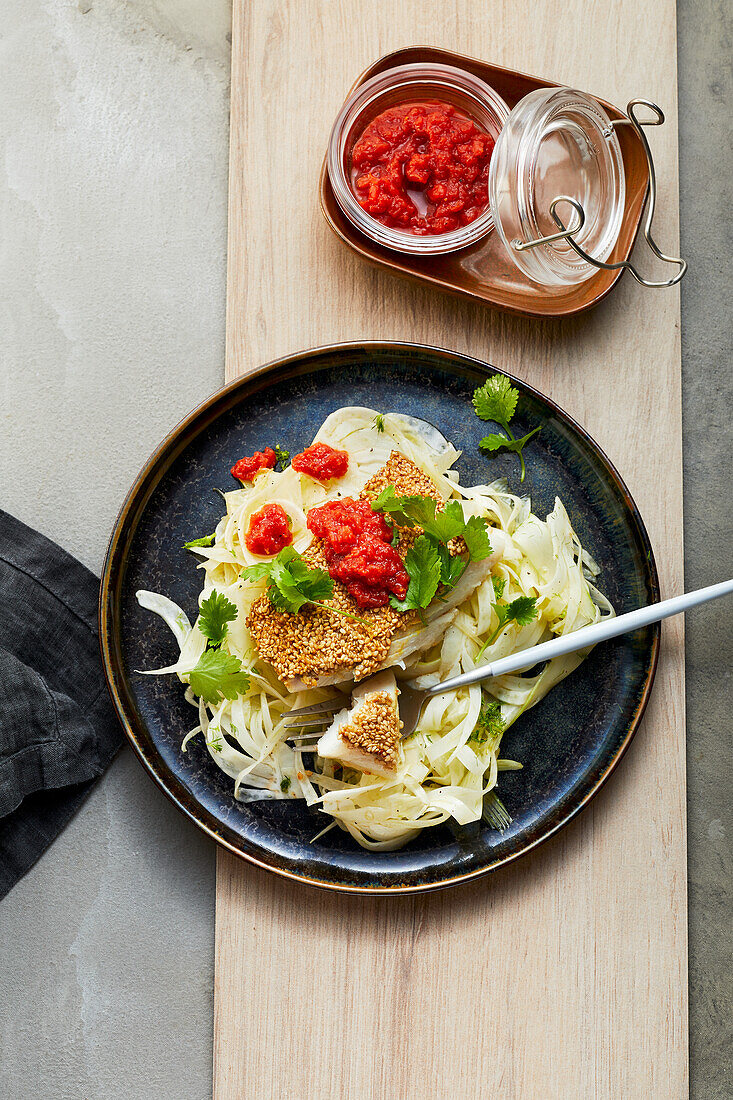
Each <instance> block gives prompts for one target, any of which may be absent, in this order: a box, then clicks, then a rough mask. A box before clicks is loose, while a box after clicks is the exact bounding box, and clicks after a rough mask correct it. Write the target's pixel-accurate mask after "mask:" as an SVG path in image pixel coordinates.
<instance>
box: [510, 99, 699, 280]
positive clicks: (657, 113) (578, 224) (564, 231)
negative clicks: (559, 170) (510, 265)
mask: <svg viewBox="0 0 733 1100" xmlns="http://www.w3.org/2000/svg"><path fill="white" fill-rule="evenodd" d="M639 106H642V107H648V109H649V110H650V111H651V112H652V114H653V116H654V117H653V118H646V119H641V118H638V117H637V114H636V108H637V107H639ZM626 115H627V117H626V118H617V119H614V120H613V122H611V125H610V127H609V128H608V129H607V130H605V131H604V136H605V137H610V136H611V134H612V132H613V131H614V130H615V129H616V127H617V126H633V127H634V130H635V131H636V133H637V134H638V136H639V139H640V140H641V144H642V146H643V148H644V152H645V154H646V160H647V165H648V167H649V203H648V207H647V213H646V218H645V221H644V237H645V239H646V242H647V244H648V245H649V248H650V249H651V250H652V252H653V253H654V255H655V256H656V257H657V258H658V259H659V260H662V262H663V263H666V264H676V265H677V267H678V268H679V271H677V273H676V274H675V275H673V276H672V278H671V279H666V280H664V281H663V282H653V281H652V280H650V279H645V278H644V276H643V275H640V274H639V272H638V271H637V270H636V268H635V267H634V265H633V264H632V263H631V262H630V261H629V260H621V261H620V262H619V263H615V264H607V263H604V262H603V261H602V260H596V259H594V257H593V256H589V255H588V253H587V252H586V251H585V250H584V249H583V248H581V246H580V245H579V244H578V242H577V241H576V240H574V239H573V237H574V234H576V233H579V232H580V230H581V229H582V228H583V226H584V225H585V212H584V211H583V207H582V206H581V205H580V203H579V202H578V201H577V200H576V199H572V198H570V196H569V195H558V196H557V197H556V198H554V199H553V200H552V202H551V203H550V214H551V215H552V219H553V221H554V222H555V225H556V226H557V227H558V232H557V233H551V234H550V235H549V236H547V237H539V238H538V239H537V240H534V241H520V240H514V241H512V242H511V243H512V248H513V249H514V250H515V251H516V252H524V251H525V250H526V249H528V248H537V247H538V245H543V244H552V243H553V242H554V241H561V240H566V241H567V242H568V244H569V245H570V247H571V248H572V249H573V250H574V251H575V252H577V254H578V255H579V256H580V257H581V258H582V259H583V260H585V261H586V263H589V264H592V265H593V267H597V268H599V269H600V270H602V271H619V270H621V269H622V268H627V269H628V270H629V271H630V272H631V274H632V275H633V276H634V278H635V279H636V281H637V283H641V285H642V286H648V287H652V288H654V289H660V288H662V287H668V286H674V285H675V283H678V282H679V281H680V279H682V278H683V277H684V275H685V272H686V271H687V262H686V261H685V260H683V259H681V258H680V257H678V256H666V255H665V254H664V253H663V252H662V250H661V249H660V248H659V247H658V245H657V244H656V242H655V240H654V238H653V237H652V220H653V218H654V208H655V206H656V202H657V176H656V172H655V170H654V160H653V158H652V151H651V149H650V148H649V142H648V141H647V139H646V134H645V133H644V131H643V129H642V127H644V126H661V125H662V123H663V122H664V112H663V111H662V109H661V107H658V106H657V104H656V103H652V102H651V101H650V100H648V99H632V100H630V101H629V104H628V106H627V108H626ZM563 202H564V203H567V204H568V205H569V206H571V207H572V208H573V212H574V213H575V221H574V224H572V225H569V226H568V225H565V223H564V222H563V220H562V218H561V217H560V215H559V214H558V213H557V206H558V205H559V204H560V203H563Z"/></svg>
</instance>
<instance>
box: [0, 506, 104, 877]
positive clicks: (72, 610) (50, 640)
mask: <svg viewBox="0 0 733 1100" xmlns="http://www.w3.org/2000/svg"><path fill="white" fill-rule="evenodd" d="M98 594H99V581H98V579H97V578H96V577H95V576H94V574H93V573H91V572H90V571H89V570H88V569H86V568H85V567H84V566H83V565H81V563H80V562H78V561H76V559H75V558H72V557H71V555H70V554H67V553H66V551H65V550H62V549H61V548H60V547H59V546H56V545H55V544H54V543H52V542H50V541H49V539H47V538H45V537H44V536H43V535H39V534H38V533H37V532H36V531H33V530H31V528H30V527H26V525H25V524H24V523H21V522H20V521H19V520H17V519H14V518H13V516H10V515H8V514H7V512H3V511H2V510H0V898H2V897H3V896H4V895H5V894H6V893H7V892H8V890H10V888H11V887H12V886H14V885H15V883H16V882H17V881H18V879H19V878H22V876H23V875H24V874H25V873H26V871H28V870H29V869H30V868H31V867H32V866H33V864H34V863H35V862H36V860H37V859H38V858H39V856H41V855H42V854H43V852H44V851H45V850H46V848H47V847H48V846H49V844H51V842H52V841H53V840H54V839H55V838H56V837H57V836H58V834H59V833H60V832H61V830H62V829H63V828H64V826H65V825H66V824H67V822H68V821H69V820H70V818H71V817H72V816H73V814H74V813H75V812H76V810H77V809H78V808H79V806H80V805H81V803H82V802H83V801H84V799H85V798H86V796H87V795H88V794H89V791H90V790H91V788H92V786H93V784H94V783H95V782H96V780H97V779H98V778H99V777H100V775H101V774H102V772H103V771H104V770H105V768H106V767H107V765H108V764H109V763H110V761H111V759H112V757H113V756H114V754H115V753H116V751H117V750H118V748H119V747H120V744H121V742H122V729H121V727H120V724H119V722H118V720H117V717H116V715H115V712H114V710H113V708H112V704H111V702H110V699H109V695H108V693H107V687H106V684H105V680H104V674H103V672H102V664H101V659H100V656H99V644H98V634H97V598H98Z"/></svg>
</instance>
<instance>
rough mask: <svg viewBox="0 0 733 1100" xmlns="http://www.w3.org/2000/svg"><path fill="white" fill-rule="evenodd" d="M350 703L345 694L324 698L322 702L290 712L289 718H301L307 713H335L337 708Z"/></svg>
mask: <svg viewBox="0 0 733 1100" xmlns="http://www.w3.org/2000/svg"><path fill="white" fill-rule="evenodd" d="M347 705H348V699H347V698H346V696H345V695H340V696H336V697H334V698H331V699H324V700H323V701H322V702H320V703H312V704H311V706H309V707H299V709H298V710H291V711H289V712H288V718H300V717H302V716H304V715H306V714H335V713H336V711H337V710H341V708H342V707H345V706H347Z"/></svg>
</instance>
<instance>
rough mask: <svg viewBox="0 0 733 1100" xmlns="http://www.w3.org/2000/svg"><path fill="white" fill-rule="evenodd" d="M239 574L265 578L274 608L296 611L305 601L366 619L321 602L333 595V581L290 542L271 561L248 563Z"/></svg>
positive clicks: (258, 578)
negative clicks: (309, 562) (307, 560)
mask: <svg viewBox="0 0 733 1100" xmlns="http://www.w3.org/2000/svg"><path fill="white" fill-rule="evenodd" d="M240 576H241V577H243V578H244V579H245V580H249V581H259V580H262V579H263V578H264V579H266V580H267V581H268V587H267V595H268V596H269V599H270V603H271V604H272V606H273V607H274V608H275V610H276V611H287V612H289V613H290V614H291V615H295V614H296V613H297V612H298V611H300V609H301V607H303V606H304V605H305V604H314V605H315V606H316V607H324V608H325V609H326V611H335V612H336V613H337V614H338V615H345V616H346V618H347V619H353V620H354V621H355V622H366V620H365V619H363V618H360V617H359V616H357V615H351V614H350V613H349V612H348V611H344V610H343V608H340V607H335V606H334V605H332V604H327V603H324V602H323V601H324V600H327V599H330V597H331V596H333V581H332V580H331V578H330V576H329V575H328V573H327V572H326V570H325V569H319V568H318V567H311V566H309V565H307V564H306V563H305V562H304V561H303V559H302V558H301V556H300V554H299V553H298V551H297V550H294V549H293V547H292V546H286V547H285V548H284V549H283V550H281V551H280V553H279V554H278V555H277V557H275V558H272V560H271V561H263V562H258V563H257V564H256V565H248V566H247V567H246V568H245V569H243V570H242V572H241V573H240Z"/></svg>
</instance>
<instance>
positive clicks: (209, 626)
mask: <svg viewBox="0 0 733 1100" xmlns="http://www.w3.org/2000/svg"><path fill="white" fill-rule="evenodd" d="M236 617H237V608H236V607H235V605H234V604H233V603H232V602H231V600H228V599H227V598H226V596H223V595H222V594H221V592H217V591H216V589H214V591H213V592H212V593H211V595H210V596H209V597H208V598H207V599H205V600H204V602H203V603H202V604H201V608H200V610H199V619H198V627H199V630H200V631H201V633H202V634H203V635H204V637H206V638H208V639H209V642H210V643H211V645H212V646H219V645H221V643H222V642H223V641H224V639H225V638H226V634H227V630H228V629H229V628H228V626H227V623H231V622H233V621H234V620H235V619H236Z"/></svg>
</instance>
